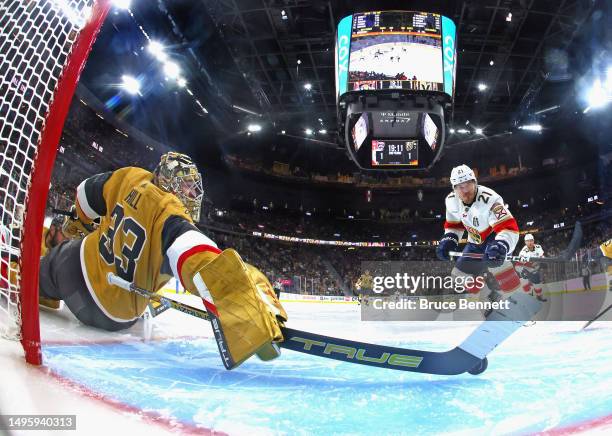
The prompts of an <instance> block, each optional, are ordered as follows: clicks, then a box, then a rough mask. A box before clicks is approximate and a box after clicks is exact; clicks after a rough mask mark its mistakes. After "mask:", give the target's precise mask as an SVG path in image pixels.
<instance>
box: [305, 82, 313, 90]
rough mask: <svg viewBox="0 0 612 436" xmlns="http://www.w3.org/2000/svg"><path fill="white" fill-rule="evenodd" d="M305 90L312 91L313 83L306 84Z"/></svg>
mask: <svg viewBox="0 0 612 436" xmlns="http://www.w3.org/2000/svg"><path fill="white" fill-rule="evenodd" d="M304 89H305V90H306V91H310V90H311V89H312V83H305V84H304Z"/></svg>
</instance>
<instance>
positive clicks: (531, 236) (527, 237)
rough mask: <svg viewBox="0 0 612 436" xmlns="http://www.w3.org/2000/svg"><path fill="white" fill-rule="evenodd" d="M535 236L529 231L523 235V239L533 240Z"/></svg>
mask: <svg viewBox="0 0 612 436" xmlns="http://www.w3.org/2000/svg"><path fill="white" fill-rule="evenodd" d="M534 240H535V238H534V237H533V235H532V234H531V233H527V234H526V235H525V241H534Z"/></svg>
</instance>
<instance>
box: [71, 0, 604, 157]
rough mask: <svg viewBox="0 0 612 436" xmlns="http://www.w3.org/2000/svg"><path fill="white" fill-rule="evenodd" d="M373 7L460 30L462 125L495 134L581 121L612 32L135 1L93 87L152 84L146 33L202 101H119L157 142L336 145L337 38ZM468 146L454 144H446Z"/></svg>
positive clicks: (529, 13)
mask: <svg viewBox="0 0 612 436" xmlns="http://www.w3.org/2000/svg"><path fill="white" fill-rule="evenodd" d="M374 5H375V7H376V9H380V10H384V9H406V10H427V11H430V12H436V13H440V14H443V15H446V16H448V17H450V18H452V19H453V20H454V21H455V23H456V24H457V29H458V67H457V83H456V95H455V101H454V103H453V115H452V117H453V118H452V121H451V126H452V127H457V128H461V127H462V126H466V125H467V126H468V128H469V129H473V128H474V127H481V128H484V129H485V133H486V134H489V135H495V134H498V133H501V132H503V131H507V130H508V129H511V128H515V127H517V126H518V125H519V124H520V123H528V122H532V121H537V120H539V119H542V118H543V117H548V119H549V120H550V121H552V120H554V119H555V117H557V118H558V117H563V115H564V114H565V115H567V114H568V113H572V114H574V113H577V111H578V110H579V109H580V110H581V109H582V108H581V107H580V103H579V97H580V96H579V95H578V94H577V86H578V85H577V84H578V83H579V81H580V80H583V76H584V75H586V74H587V73H588V72H589V71H590V69H591V68H592V67H593V62H594V57H595V53H596V52H597V49H598V47H599V46H600V45H602V44H603V42H601V41H602V40H605V38H603V36H602V35H599V33H598V32H600V31H601V32H603V30H601V29H603V28H606V25H604V24H603V23H602V22H597V20H599V19H601V17H602V16H606V17H609V14H610V1H609V0H603V1H602V0H579V1H571V0H537V1H536V0H485V1H469V0H468V1H450V0H448V1H412V2H410V1H402V2H398V1H376V2H375V3H374V2H371V1H370V2H365V1H348V0H341V1H324V0H206V1H204V0H197V1H196V0H191V1H188V0H177V1H164V0H157V1H155V2H148V1H144V0H133V1H132V7H131V13H130V14H126V13H125V11H117V10H114V11H113V12H111V15H110V16H109V19H108V20H107V23H106V24H105V26H104V28H103V30H102V32H101V35H100V37H99V42H98V43H97V44H96V48H95V49H94V52H93V54H92V56H91V58H90V61H89V63H88V66H87V68H86V71H85V74H84V76H83V81H82V82H83V84H84V86H86V87H87V88H88V89H89V90H91V91H92V92H93V93H94V94H95V95H96V96H97V97H98V98H99V99H100V100H101V101H102V102H107V103H108V101H110V100H112V98H113V96H114V95H115V94H116V92H117V91H116V89H112V88H110V87H109V86H108V83H109V82H112V81H113V76H117V75H118V71H125V69H126V68H127V67H128V66H129V67H131V68H132V70H136V71H140V72H141V73H140V75H141V76H146V75H155V69H156V68H157V69H159V66H156V65H155V62H154V61H152V60H151V59H150V57H147V56H146V55H145V53H144V48H145V46H146V44H147V40H146V39H144V38H143V37H142V32H141V30H142V29H145V30H146V33H147V35H148V36H149V37H150V39H155V40H159V41H162V43H163V44H164V45H165V46H166V47H167V48H168V50H169V52H170V55H171V56H172V57H173V59H176V60H177V62H178V63H179V64H180V65H181V68H182V69H183V70H184V73H185V77H186V79H187V81H188V83H189V85H188V87H189V90H190V93H191V95H188V94H187V93H186V92H185V91H184V90H181V89H179V88H177V87H172V86H171V84H168V80H167V78H166V79H165V81H164V78H163V74H162V75H158V76H156V77H155V80H156V81H157V82H159V85H160V86H157V85H155V86H150V87H149V88H147V94H146V96H144V98H141V99H139V100H138V101H134V100H125V99H124V100H123V101H119V102H116V101H115V103H116V104H115V106H113V107H112V108H109V109H111V110H113V111H114V112H115V113H116V114H119V115H120V116H121V117H125V118H126V119H127V120H128V121H130V122H132V123H133V124H135V125H136V126H137V127H140V128H142V129H143V130H145V131H146V132H149V133H150V134H151V135H152V136H154V137H155V138H156V139H159V140H161V141H167V142H170V143H172V144H179V145H182V147H184V148H186V149H194V148H199V149H201V147H202V142H203V140H202V138H203V136H204V137H206V141H207V142H209V143H210V142H216V143H220V142H223V141H225V140H226V139H227V137H228V135H236V134H244V133H246V125H247V123H249V122H253V121H256V122H259V123H261V124H262V125H263V126H264V129H267V130H268V132H269V133H270V132H271V133H273V134H278V133H279V132H281V131H283V130H284V131H286V132H287V133H288V134H293V135H294V136H298V137H299V136H300V135H302V136H303V131H304V129H305V128H307V127H310V128H312V129H314V131H315V135H314V137H313V138H312V139H314V140H315V141H313V142H316V141H320V142H321V143H327V144H334V143H335V142H336V136H335V128H336V106H335V105H336V101H335V89H334V87H335V80H334V33H335V26H336V23H337V22H338V21H339V20H340V19H341V18H342V17H344V16H346V15H349V14H351V13H353V12H358V11H365V10H372V8H373V7H374ZM138 26H140V27H141V29H138ZM604 36H605V35H604ZM608 37H609V35H608ZM306 84H310V85H311V88H310V89H306V87H305V85H306ZM480 84H484V85H486V89H481V88H482V87H480V88H479V85H480ZM196 101H197V102H198V104H196V103H195V102H196ZM200 104H201V105H202V106H199V105H200ZM107 106H108V104H107ZM202 107H204V108H205V110H202ZM160 108H164V110H163V111H161V112H160ZM468 121H469V123H468ZM466 123H467V124H466ZM160 126H163V127H160ZM322 129H325V130H326V132H325V133H319V132H318V130H322ZM312 139H311V140H312ZM466 140H469V139H467V138H465V137H458V136H457V135H455V137H451V138H450V140H449V145H451V146H452V144H453V143H461V142H462V141H466ZM179 148H180V147H179Z"/></svg>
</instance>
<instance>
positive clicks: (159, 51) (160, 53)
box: [147, 41, 168, 62]
mask: <svg viewBox="0 0 612 436" xmlns="http://www.w3.org/2000/svg"><path fill="white" fill-rule="evenodd" d="M147 51H148V52H149V53H151V54H152V55H153V57H154V58H155V59H157V60H158V61H160V62H165V61H166V60H167V59H168V55H167V54H166V52H165V51H164V46H163V45H161V43H159V42H157V41H151V42H150V43H149V45H148V46H147Z"/></svg>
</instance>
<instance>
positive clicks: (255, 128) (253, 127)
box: [247, 124, 261, 132]
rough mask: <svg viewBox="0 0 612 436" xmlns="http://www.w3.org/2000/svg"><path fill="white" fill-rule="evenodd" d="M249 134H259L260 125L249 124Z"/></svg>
mask: <svg viewBox="0 0 612 436" xmlns="http://www.w3.org/2000/svg"><path fill="white" fill-rule="evenodd" d="M247 130H248V131H249V132H261V125H259V124H249V125H248V127H247Z"/></svg>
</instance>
